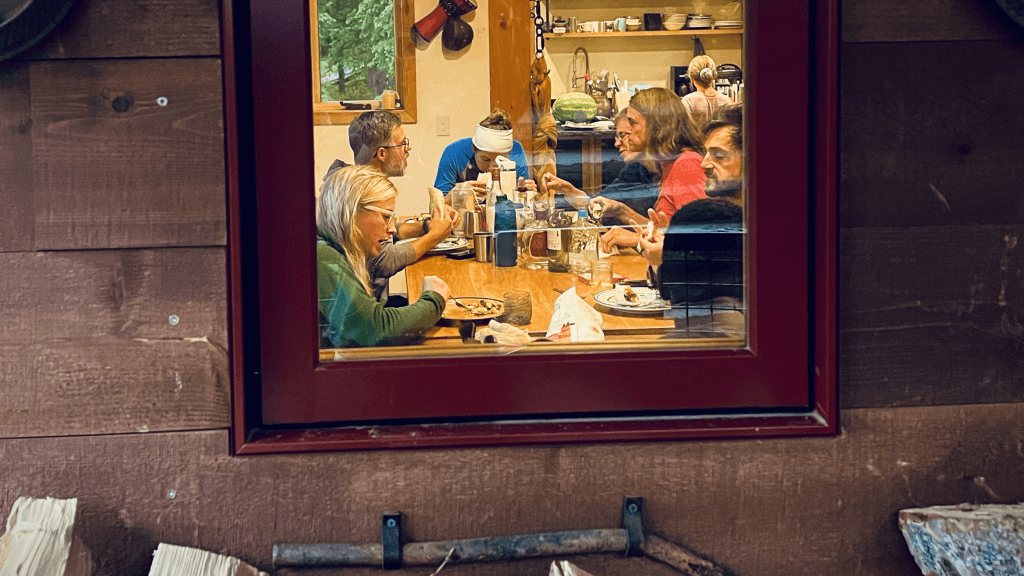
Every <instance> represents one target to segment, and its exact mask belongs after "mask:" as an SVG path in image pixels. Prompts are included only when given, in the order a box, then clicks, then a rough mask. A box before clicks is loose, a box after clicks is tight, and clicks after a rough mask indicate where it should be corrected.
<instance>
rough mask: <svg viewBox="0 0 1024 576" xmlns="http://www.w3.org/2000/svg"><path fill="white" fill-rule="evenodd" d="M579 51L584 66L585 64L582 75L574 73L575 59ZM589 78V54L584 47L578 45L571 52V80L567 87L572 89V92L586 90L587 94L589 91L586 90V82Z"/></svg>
mask: <svg viewBox="0 0 1024 576" xmlns="http://www.w3.org/2000/svg"><path fill="white" fill-rule="evenodd" d="M580 52H583V62H584V66H586V69H585V72H584V73H583V76H578V75H577V74H576V60H577V58H578V56H579V53H580ZM589 80H590V54H589V53H587V49H586V48H584V47H582V46H579V47H577V48H576V50H575V51H574V52H573V53H572V82H571V84H570V85H569V89H570V90H572V91H573V92H586V93H588V94H589V93H590V92H589V91H588V90H587V82H588V81H589Z"/></svg>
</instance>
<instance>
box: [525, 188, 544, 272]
mask: <svg viewBox="0 0 1024 576" xmlns="http://www.w3.org/2000/svg"><path fill="white" fill-rule="evenodd" d="M533 208H534V211H533V215H534V217H533V220H527V222H526V226H525V227H524V229H523V232H522V233H521V234H520V238H521V239H522V242H521V247H522V249H521V251H520V253H519V265H520V266H522V267H523V268H526V269H527V270H543V269H547V267H548V233H547V230H548V228H549V227H550V226H551V225H550V224H549V223H548V204H547V202H544V201H543V200H538V201H536V202H535V203H534V205H533Z"/></svg>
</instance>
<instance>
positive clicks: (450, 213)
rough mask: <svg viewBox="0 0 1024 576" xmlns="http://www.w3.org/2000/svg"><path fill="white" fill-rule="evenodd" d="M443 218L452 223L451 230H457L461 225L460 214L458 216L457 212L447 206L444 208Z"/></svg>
mask: <svg viewBox="0 0 1024 576" xmlns="http://www.w3.org/2000/svg"><path fill="white" fill-rule="evenodd" d="M444 217H445V218H447V219H448V220H451V221H452V228H458V227H459V226H461V225H462V214H459V211H458V210H456V209H455V208H452V207H451V206H448V205H447V204H445V207H444Z"/></svg>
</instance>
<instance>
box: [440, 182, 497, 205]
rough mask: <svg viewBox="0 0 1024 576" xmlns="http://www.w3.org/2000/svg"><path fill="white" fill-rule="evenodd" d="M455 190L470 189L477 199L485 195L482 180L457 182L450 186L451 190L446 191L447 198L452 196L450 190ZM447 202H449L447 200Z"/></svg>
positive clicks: (485, 191)
mask: <svg viewBox="0 0 1024 576" xmlns="http://www.w3.org/2000/svg"><path fill="white" fill-rule="evenodd" d="M456 190H468V191H472V192H473V195H474V196H476V198H477V201H480V200H482V199H485V198H486V197H487V188H485V187H484V183H483V181H482V180H472V181H469V182H459V183H457V184H455V186H453V187H452V189H451V191H449V192H448V196H447V198H451V197H452V192H454V191H456ZM449 202H451V201H450V200H449Z"/></svg>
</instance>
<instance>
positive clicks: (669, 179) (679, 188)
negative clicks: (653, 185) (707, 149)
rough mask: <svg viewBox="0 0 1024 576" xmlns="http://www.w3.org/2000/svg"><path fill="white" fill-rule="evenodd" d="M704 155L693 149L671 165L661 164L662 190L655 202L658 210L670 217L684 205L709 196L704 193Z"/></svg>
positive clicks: (705, 178)
mask: <svg viewBox="0 0 1024 576" xmlns="http://www.w3.org/2000/svg"><path fill="white" fill-rule="evenodd" d="M703 159H704V157H703V156H701V155H700V154H698V153H696V152H693V151H692V150H689V151H686V152H683V154H682V155H681V156H679V158H676V160H675V161H674V162H672V163H671V165H670V164H669V163H668V162H666V163H664V164H662V165H661V172H662V178H661V192H660V194H659V195H658V201H657V202H655V204H654V209H655V210H656V211H657V212H664V213H665V215H666V216H668V217H669V218H671V217H672V215H673V214H675V213H676V210H679V209H680V208H682V207H683V206H684V205H686V204H689V203H690V202H693V201H694V200H700V199H701V198H707V195H706V194H704V181H705V180H707V177H706V176H705V175H704V169H703V168H701V167H700V163H701V161H703Z"/></svg>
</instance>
